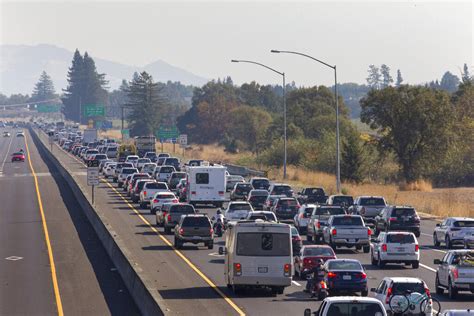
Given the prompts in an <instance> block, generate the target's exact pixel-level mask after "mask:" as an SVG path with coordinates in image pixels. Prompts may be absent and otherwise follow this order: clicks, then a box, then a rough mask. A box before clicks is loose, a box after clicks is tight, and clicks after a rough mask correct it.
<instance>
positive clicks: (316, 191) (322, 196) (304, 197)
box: [296, 187, 328, 204]
mask: <svg viewBox="0 0 474 316" xmlns="http://www.w3.org/2000/svg"><path fill="white" fill-rule="evenodd" d="M296 198H297V199H298V201H299V202H300V204H310V203H311V204H324V203H326V200H327V198H328V197H327V195H326V192H325V191H324V189H323V188H314V187H312V188H304V189H303V190H301V191H300V192H298V194H297V195H296Z"/></svg>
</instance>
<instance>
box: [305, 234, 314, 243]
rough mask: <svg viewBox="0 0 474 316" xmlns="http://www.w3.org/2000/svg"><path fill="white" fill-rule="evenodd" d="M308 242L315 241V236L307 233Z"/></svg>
mask: <svg viewBox="0 0 474 316" xmlns="http://www.w3.org/2000/svg"><path fill="white" fill-rule="evenodd" d="M306 240H307V241H309V242H311V241H313V236H312V235H310V234H309V233H306Z"/></svg>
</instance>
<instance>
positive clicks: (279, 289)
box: [277, 286, 285, 295]
mask: <svg viewBox="0 0 474 316" xmlns="http://www.w3.org/2000/svg"><path fill="white" fill-rule="evenodd" d="M283 292H285V287H284V286H279V287H277V294H280V295H281V294H283Z"/></svg>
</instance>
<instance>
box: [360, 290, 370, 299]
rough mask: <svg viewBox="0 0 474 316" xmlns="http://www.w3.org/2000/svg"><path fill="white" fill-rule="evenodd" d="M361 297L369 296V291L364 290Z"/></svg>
mask: <svg viewBox="0 0 474 316" xmlns="http://www.w3.org/2000/svg"><path fill="white" fill-rule="evenodd" d="M360 295H361V296H364V297H365V296H367V295H369V289H365V290H362V291H361V292H360Z"/></svg>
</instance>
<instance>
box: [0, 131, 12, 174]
mask: <svg viewBox="0 0 474 316" xmlns="http://www.w3.org/2000/svg"><path fill="white" fill-rule="evenodd" d="M12 142H13V137H12V138H10V143H9V144H8V149H7V153H6V154H5V158H4V159H3V162H2V168H0V173H2V172H3V168H4V167H5V162H6V161H7V157H8V156H9V153H10V147H11V146H12Z"/></svg>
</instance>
